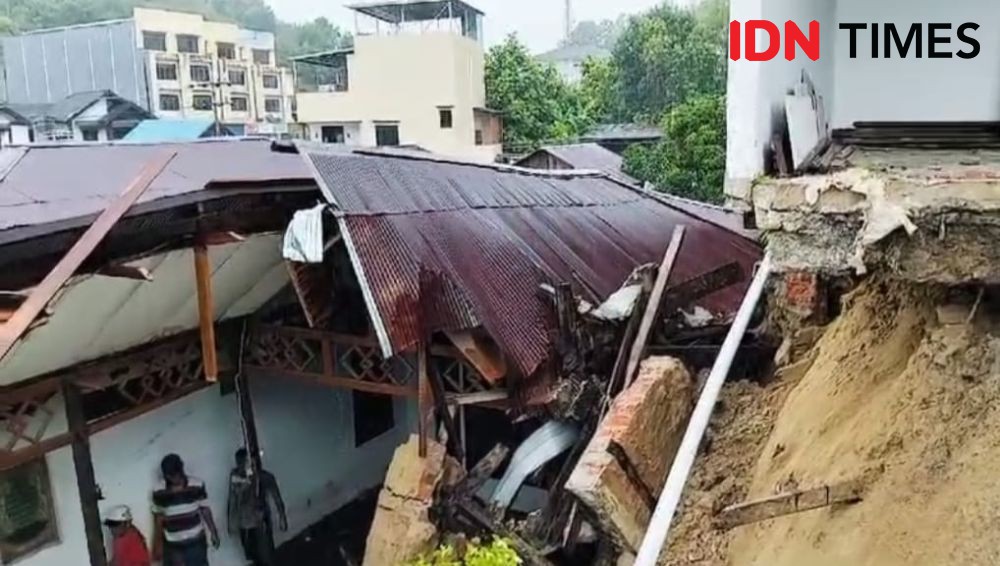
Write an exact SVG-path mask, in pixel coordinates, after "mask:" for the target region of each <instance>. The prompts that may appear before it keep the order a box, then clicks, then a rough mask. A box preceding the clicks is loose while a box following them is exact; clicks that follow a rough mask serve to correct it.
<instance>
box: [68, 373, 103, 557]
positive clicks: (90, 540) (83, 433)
mask: <svg viewBox="0 0 1000 566" xmlns="http://www.w3.org/2000/svg"><path fill="white" fill-rule="evenodd" d="M62 393H63V400H64V401H65V403H66V420H67V421H68V422H69V431H70V435H71V436H72V438H73V467H74V469H75V470H76V487H77V489H78V490H79V492H80V511H81V512H82V513H83V529H84V532H85V533H86V536H87V553H88V554H89V556H90V565H91V566H107V563H108V560H107V557H106V556H105V555H104V533H103V531H102V530H101V511H100V509H99V508H98V505H99V503H98V502H99V498H98V488H97V480H96V479H95V476H94V462H93V460H91V456H90V440H89V439H88V432H87V419H86V416H85V415H84V414H83V400H82V398H81V396H80V389H79V388H78V387H77V386H76V385H75V384H73V383H72V382H70V381H69V380H63V382H62Z"/></svg>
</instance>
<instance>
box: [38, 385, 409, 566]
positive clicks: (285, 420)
mask: <svg viewBox="0 0 1000 566" xmlns="http://www.w3.org/2000/svg"><path fill="white" fill-rule="evenodd" d="M251 394H252V395H253V399H254V408H255V410H256V419H257V427H258V431H259V433H260V439H261V447H262V449H263V452H264V463H265V466H266V467H267V469H268V470H270V471H271V473H273V474H274V475H275V476H276V477H277V479H278V482H279V484H280V486H281V489H282V493H283V496H284V498H285V501H286V504H287V507H288V518H289V532H288V533H277V541H278V543H279V544H280V543H281V542H284V541H285V540H288V539H289V538H292V537H293V536H295V535H296V534H298V533H299V532H301V531H302V530H303V529H305V528H306V527H308V526H309V525H311V524H313V523H315V522H317V521H318V520H319V519H321V518H323V517H325V516H326V515H328V514H329V513H331V512H333V511H335V510H336V509H338V508H339V507H340V506H342V505H343V504H345V503H347V502H349V501H351V500H352V499H354V498H355V497H356V496H357V495H359V494H360V493H362V492H363V491H365V490H367V489H369V488H373V487H376V486H378V485H379V484H381V482H382V480H383V478H384V475H385V471H386V469H387V468H388V465H389V461H390V460H391V458H392V454H393V451H394V450H395V448H396V446H398V445H399V444H401V443H402V442H404V441H405V439H406V438H407V437H408V435H409V434H410V431H412V430H415V427H416V424H415V423H416V408H415V406H414V402H413V401H410V400H397V401H396V402H395V422H396V425H397V426H396V428H395V429H394V430H392V431H390V432H388V433H386V434H384V435H382V436H380V437H378V438H376V439H374V440H372V441H370V442H368V443H367V444H365V445H364V446H361V447H358V448H355V446H354V434H353V430H354V429H353V412H352V411H353V408H352V403H351V398H352V397H351V394H350V393H349V392H346V391H340V390H332V389H329V388H325V387H313V386H308V385H302V384H298V383H291V382H289V381H287V380H283V379H274V380H271V379H263V380H254V381H253V384H252V388H251ZM53 406H54V407H60V409H59V410H57V417H56V419H55V421H54V422H53V423H52V424H51V425H50V427H49V429H48V435H49V436H56V435H58V434H61V433H63V432H65V431H66V430H67V427H66V420H65V413H64V412H63V411H62V409H61V407H62V401H61V400H57V401H55V402H53ZM241 443H242V432H241V426H240V421H239V409H238V407H237V403H236V396H235V395H234V394H230V395H226V396H222V395H221V394H220V392H219V388H218V387H210V388H208V389H205V390H203V391H200V392H198V393H195V394H192V395H189V396H187V397H185V398H183V399H181V400H179V401H175V402H173V403H170V404H168V405H166V406H164V407H162V408H160V409H157V410H155V411H152V412H150V413H147V414H145V415H143V416H141V417H139V418H137V419H134V420H131V421H128V422H126V423H123V424H120V425H118V426H116V427H114V428H111V429H108V430H106V431H103V432H101V433H99V434H97V435H95V436H93V437H92V438H91V454H92V457H93V462H94V473H95V477H96V479H97V483H98V485H99V486H100V489H101V492H102V494H103V496H104V500H103V501H102V502H101V505H102V511H103V510H104V509H105V508H110V507H113V506H115V505H121V504H125V505H128V506H129V507H130V508H131V509H132V513H133V515H134V516H135V523H136V526H138V527H139V529H140V530H141V531H142V532H143V533H144V534H145V535H146V537H147V539H149V538H150V537H151V536H152V532H153V518H152V514H151V512H150V510H149V508H150V503H149V502H150V494H151V492H150V490H151V489H152V487H153V486H155V485H156V483H157V482H158V480H159V472H158V470H159V464H160V460H161V459H162V458H163V456H165V455H166V454H169V453H171V452H175V453H177V454H180V455H181V457H182V458H184V461H185V463H186V464H187V469H188V472H189V473H190V474H191V475H194V476H197V477H199V478H201V479H202V480H204V481H205V483H206V487H207V489H208V494H209V500H210V505H211V508H212V512H213V514H214V516H215V520H216V523H217V525H218V526H219V529H220V534H221V538H222V547H221V548H220V549H219V550H213V551H210V556H209V558H210V561H211V563H212V565H213V566H242V565H243V564H244V563H245V561H244V560H243V558H242V552H241V547H240V545H239V539H238V537H236V538H234V537H231V536H230V535H229V534H228V533H227V532H226V529H227V527H226V498H227V495H228V491H227V490H228V480H229V473H230V470H231V469H232V466H233V453H234V452H235V450H236V449H237V448H238V447H239V446H240V445H241ZM46 458H47V461H48V468H49V478H50V482H51V485H52V493H53V500H54V505H55V509H56V516H57V523H58V531H59V538H60V540H59V542H58V543H57V544H54V545H51V546H49V547H46V548H44V549H42V550H41V551H39V552H37V553H35V554H33V555H31V556H30V557H28V558H25V559H24V560H22V561H19V562H18V564H19V565H24V566H65V565H69V564H81V563H82V562H81V560H82V558H81V557H85V556H86V555H87V539H86V534H85V531H84V525H83V516H82V512H81V510H80V501H79V491H78V490H77V486H76V473H75V471H74V467H73V456H72V449H71V448H70V447H66V448H62V449H59V450H57V451H55V452H52V453H50V454H48V456H46ZM105 534H106V536H107V533H105ZM106 542H110V541H106Z"/></svg>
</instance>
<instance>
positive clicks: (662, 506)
mask: <svg viewBox="0 0 1000 566" xmlns="http://www.w3.org/2000/svg"><path fill="white" fill-rule="evenodd" d="M770 274H771V257H770V255H767V256H764V261H762V262H761V263H760V266H759V267H758V268H757V274H756V275H755V276H754V279H753V282H752V283H751V284H750V288H749V289H748V290H747V294H746V296H745V297H744V298H743V304H742V305H740V310H739V311H738V312H737V313H736V318H735V319H734V320H733V324H732V326H731V327H730V328H729V334H727V335H726V340H725V342H723V343H722V348H721V349H720V350H719V357H718V358H716V359H715V365H714V366H712V373H711V374H710V375H709V376H708V380H707V381H706V382H705V387H704V388H703V389H702V392H701V397H700V398H699V399H698V404H697V405H696V406H695V408H694V412H693V413H692V414H691V421H690V422H689V423H688V427H687V431H686V432H685V433H684V440H682V441H681V446H680V448H679V449H678V450H677V457H676V458H674V463H673V465H672V466H671V467H670V473H669V474H668V475H667V482H666V484H664V486H663V493H662V494H660V500H659V502H657V504H656V510H655V511H654V512H653V517H652V518H651V519H650V520H649V527H648V528H647V529H646V536H644V537H643V539H642V544H641V545H640V546H639V553H638V555H637V556H636V559H635V564H634V566H656V561H657V559H658V558H659V556H660V552H661V551H662V550H663V546H664V545H665V544H666V542H667V535H668V534H669V532H670V523H671V522H672V521H673V519H674V514H675V513H676V512H677V504H678V503H679V502H680V499H681V493H683V491H684V484H686V483H687V479H688V476H689V475H690V474H691V467H692V466H693V465H694V460H695V457H696V456H697V455H698V446H699V445H700V444H701V439H702V438H703V437H704V436H705V430H706V429H707V428H708V422H709V420H710V419H711V418H712V411H713V409H715V402H716V401H717V400H718V399H719V392H720V391H722V385H723V384H724V383H725V382H726V376H728V375H729V368H730V367H732V365H733V358H735V357H736V351H737V350H738V349H739V347H740V342H742V341H743V335H744V334H745V333H746V330H747V326H748V325H749V324H750V318H751V317H752V316H753V313H754V310H755V309H756V308H757V303H758V302H760V298H761V296H763V294H764V284H765V283H767V278H768V276H769V275H770Z"/></svg>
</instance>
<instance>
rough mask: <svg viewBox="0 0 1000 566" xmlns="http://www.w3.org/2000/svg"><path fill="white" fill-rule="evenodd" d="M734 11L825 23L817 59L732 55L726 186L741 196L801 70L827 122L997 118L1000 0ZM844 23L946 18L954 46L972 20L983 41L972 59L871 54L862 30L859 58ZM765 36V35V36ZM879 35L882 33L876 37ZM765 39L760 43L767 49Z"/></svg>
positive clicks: (753, 3) (803, 1)
mask: <svg viewBox="0 0 1000 566" xmlns="http://www.w3.org/2000/svg"><path fill="white" fill-rule="evenodd" d="M730 12H731V14H730V15H731V19H732V20H738V21H740V22H745V21H747V20H751V19H766V20H771V21H774V22H775V23H777V24H778V25H779V27H780V26H782V25H783V23H784V22H785V21H787V20H793V21H795V22H796V23H798V24H799V26H800V27H802V28H803V29H805V28H806V26H807V25H808V22H809V21H810V20H813V19H815V20H818V21H819V22H820V27H821V30H822V41H821V43H822V53H821V55H820V59H819V61H815V62H814V61H811V60H810V59H808V58H807V57H805V56H804V55H801V53H800V55H799V57H798V58H797V59H796V60H795V61H791V62H789V61H786V60H785V59H784V57H783V54H782V55H779V56H778V57H777V58H776V59H774V60H773V61H767V62H749V61H745V60H740V61H730V63H729V84H728V93H727V100H728V121H729V125H728V148H727V172H726V190H727V193H728V194H729V195H730V196H731V197H734V198H738V199H742V198H745V196H746V192H747V189H748V188H749V186H750V184H751V182H752V181H753V179H754V178H755V177H756V176H758V175H759V174H761V172H762V171H763V170H764V153H765V150H766V148H767V147H768V144H769V140H770V137H771V134H772V132H773V131H774V130H773V127H774V124H775V121H776V119H777V117H780V115H781V112H782V108H781V105H782V103H783V96H784V94H785V92H786V91H787V90H788V89H789V88H790V87H792V86H793V85H794V84H795V83H796V82H797V81H798V79H799V77H800V76H801V73H802V71H803V70H805V71H807V72H808V73H809V75H810V76H811V77H812V79H813V81H814V83H815V85H816V87H817V89H818V91H819V93H820V95H822V96H823V97H824V101H825V106H826V110H827V117H828V118H829V119H830V122H831V123H830V126H831V127H832V128H844V127H850V126H851V125H852V124H853V123H854V122H855V121H859V120H882V121H884V120H898V121H918V120H923V121H934V120H938V121H939V120H969V121H972V120H998V119H1000V32H998V28H997V26H998V24H997V22H1000V2H995V1H994V0H960V1H958V2H942V1H940V0H910V1H908V2H905V3H900V2H890V1H887V0H880V1H872V0H733V1H732V3H731V8H730ZM842 22H852V23H853V22H868V23H869V24H871V23H873V22H879V23H888V22H891V23H894V24H896V26H897V28H899V29H900V30H902V31H903V32H904V33H905V32H906V31H907V30H908V28H909V25H910V24H912V23H923V24H927V23H930V22H950V23H952V24H953V26H954V28H955V29H953V30H952V34H951V37H952V38H953V40H952V44H951V49H952V50H953V51H958V50H960V49H964V48H965V44H963V43H959V42H958V40H957V36H956V35H955V32H956V30H957V27H958V25H960V24H962V23H965V22H976V23H978V24H980V26H981V27H980V29H979V30H977V31H974V32H972V35H973V36H974V37H975V38H976V39H978V40H979V41H980V43H981V44H982V52H981V53H980V55H979V56H978V57H977V58H975V59H971V60H967V59H961V58H957V57H955V58H951V59H930V58H927V57H926V51H927V46H928V43H927V41H928V40H927V29H926V27H925V28H924V50H925V53H924V55H925V56H924V58H922V59H916V58H908V59H905V60H904V59H900V58H898V56H897V57H895V58H893V59H884V58H879V59H873V58H872V57H871V43H870V35H869V34H870V32H859V34H858V57H857V58H855V59H851V58H850V57H849V51H850V36H849V33H848V32H847V31H841V30H840V29H839V24H840V23H842ZM762 35H763V34H762ZM880 39H881V38H880ZM765 44H766V39H765V40H764V41H762V42H759V45H760V46H761V47H763V46H764V45H765Z"/></svg>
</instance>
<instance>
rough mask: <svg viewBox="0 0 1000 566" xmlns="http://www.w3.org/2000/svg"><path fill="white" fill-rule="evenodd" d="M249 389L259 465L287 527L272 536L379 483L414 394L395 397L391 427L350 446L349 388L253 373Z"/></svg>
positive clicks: (409, 427)
mask: <svg viewBox="0 0 1000 566" xmlns="http://www.w3.org/2000/svg"><path fill="white" fill-rule="evenodd" d="M251 393H252V395H253V402H254V412H255V414H254V418H255V419H256V421H257V431H258V435H259V437H260V445H261V450H262V451H263V453H264V455H263V461H264V467H265V468H266V469H268V470H270V471H271V473H273V474H274V475H275V477H277V478H278V482H279V484H280V486H281V491H282V494H283V495H284V499H285V504H286V506H287V507H288V516H289V531H288V533H284V534H279V535H278V537H277V540H278V542H279V543H280V542H284V541H285V540H288V539H290V538H292V537H294V536H295V535H296V534H298V533H299V532H301V531H302V530H303V529H305V528H306V527H308V526H309V525H311V524H313V523H316V522H318V521H319V520H320V519H322V518H323V517H325V516H327V515H329V514H330V513H332V512H333V511H335V510H337V509H339V508H340V507H341V506H343V505H344V504H346V503H348V502H350V501H351V500H353V499H354V498H355V497H357V496H358V495H359V494H360V493H362V492H364V491H366V490H368V489H370V488H374V487H377V486H378V485H380V484H381V483H382V481H383V479H384V478H385V472H386V470H387V469H388V468H389V462H390V461H391V460H392V455H393V452H394V451H395V449H396V447H397V446H399V445H400V444H402V443H404V442H406V439H407V438H408V437H409V435H410V433H411V432H412V431H415V430H416V422H417V417H416V414H417V411H416V404H415V401H413V400H411V399H396V400H395V401H394V418H395V423H396V428H395V429H393V430H392V431H390V432H387V433H386V434H383V435H382V436H380V437H378V438H376V439H374V440H371V441H369V442H368V443H366V444H364V445H363V446H360V447H355V446H354V413H353V403H352V395H351V393H350V392H349V391H345V390H341V389H330V388H328V387H324V386H314V385H306V384H301V383H295V382H290V381H288V380H285V379H267V378H263V379H259V378H258V379H253V380H251Z"/></svg>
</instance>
